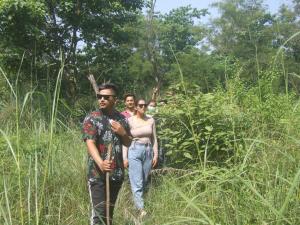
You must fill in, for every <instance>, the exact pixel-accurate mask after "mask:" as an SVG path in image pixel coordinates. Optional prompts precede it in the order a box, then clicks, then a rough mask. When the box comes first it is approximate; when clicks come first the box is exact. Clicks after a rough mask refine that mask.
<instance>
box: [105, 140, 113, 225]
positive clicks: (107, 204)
mask: <svg viewBox="0 0 300 225" xmlns="http://www.w3.org/2000/svg"><path fill="white" fill-rule="evenodd" d="M107 147H108V149H107V160H109V161H110V160H111V154H112V145H111V143H109V145H108V146H107ZM109 188H110V186H109V172H106V224H107V225H110V219H109V218H110V190H109Z"/></svg>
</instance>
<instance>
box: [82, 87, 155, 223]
mask: <svg viewBox="0 0 300 225" xmlns="http://www.w3.org/2000/svg"><path fill="white" fill-rule="evenodd" d="M116 95H117V87H116V86H115V85H114V84H109V83H106V84H103V85H100V86H99V92H98V94H97V99H98V103H99V109H98V110H96V111H94V112H91V113H90V114H89V115H88V116H86V118H85V119H84V122H83V129H82V131H83V140H84V141H85V142H86V145H87V150H88V189H89V194H90V198H91V205H92V216H91V224H107V222H108V223H110V224H111V222H112V216H113V210H114V205H115V202H116V200H117V196H118V193H119V190H120V188H121V186H122V183H123V180H124V168H128V173H129V179H130V184H131V190H132V193H133V199H134V203H135V206H136V207H137V209H138V210H139V213H140V216H145V214H146V211H145V210H144V201H143V194H144V191H145V188H146V185H147V181H148V177H149V174H150V171H151V168H152V167H154V166H155V165H156V164H157V160H158V145H157V138H156V128H155V120H154V119H153V118H152V117H151V116H148V115H146V107H147V104H146V102H145V100H144V99H139V100H138V101H137V102H135V98H134V95H128V96H125V104H126V106H127V108H126V110H125V111H124V112H122V114H121V113H119V112H118V111H117V110H116V109H115V104H116V100H117V99H116ZM109 151H111V153H109ZM107 173H109V176H110V177H109V193H110V194H109V195H110V200H109V204H110V208H109V211H110V213H109V217H108V218H107V217H106V215H107V214H106V213H107V212H106V211H107V209H106V207H105V206H106V179H105V176H106V174H107Z"/></svg>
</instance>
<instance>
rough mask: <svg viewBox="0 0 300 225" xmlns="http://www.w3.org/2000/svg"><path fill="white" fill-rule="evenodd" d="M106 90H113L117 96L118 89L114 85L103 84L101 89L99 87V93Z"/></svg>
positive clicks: (100, 86)
mask: <svg viewBox="0 0 300 225" xmlns="http://www.w3.org/2000/svg"><path fill="white" fill-rule="evenodd" d="M104 89H112V90H113V91H114V92H115V94H116V95H117V92H118V88H117V86H116V85H115V84H113V83H103V84H101V85H99V87H98V90H99V91H101V90H104Z"/></svg>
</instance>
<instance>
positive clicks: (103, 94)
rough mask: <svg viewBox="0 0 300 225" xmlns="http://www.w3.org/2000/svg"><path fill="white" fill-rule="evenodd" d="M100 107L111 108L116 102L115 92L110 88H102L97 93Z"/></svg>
mask: <svg viewBox="0 0 300 225" xmlns="http://www.w3.org/2000/svg"><path fill="white" fill-rule="evenodd" d="M97 98H98V103H99V107H100V109H105V110H111V109H113V107H114V105H115V103H116V96H115V92H114V91H113V90H112V89H103V90H101V91H99V93H98V94H97Z"/></svg>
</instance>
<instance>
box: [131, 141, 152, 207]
mask: <svg viewBox="0 0 300 225" xmlns="http://www.w3.org/2000/svg"><path fill="white" fill-rule="evenodd" d="M152 159H153V149H152V146H151V144H141V143H138V142H132V144H131V146H130V147H129V149H128V163H129V168H128V172H129V180H130V185H131V191H132V194H133V200H134V203H135V206H136V207H137V208H138V209H143V208H144V199H143V194H144V191H145V189H146V186H147V182H148V177H149V174H150V171H151V167H152Z"/></svg>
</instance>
